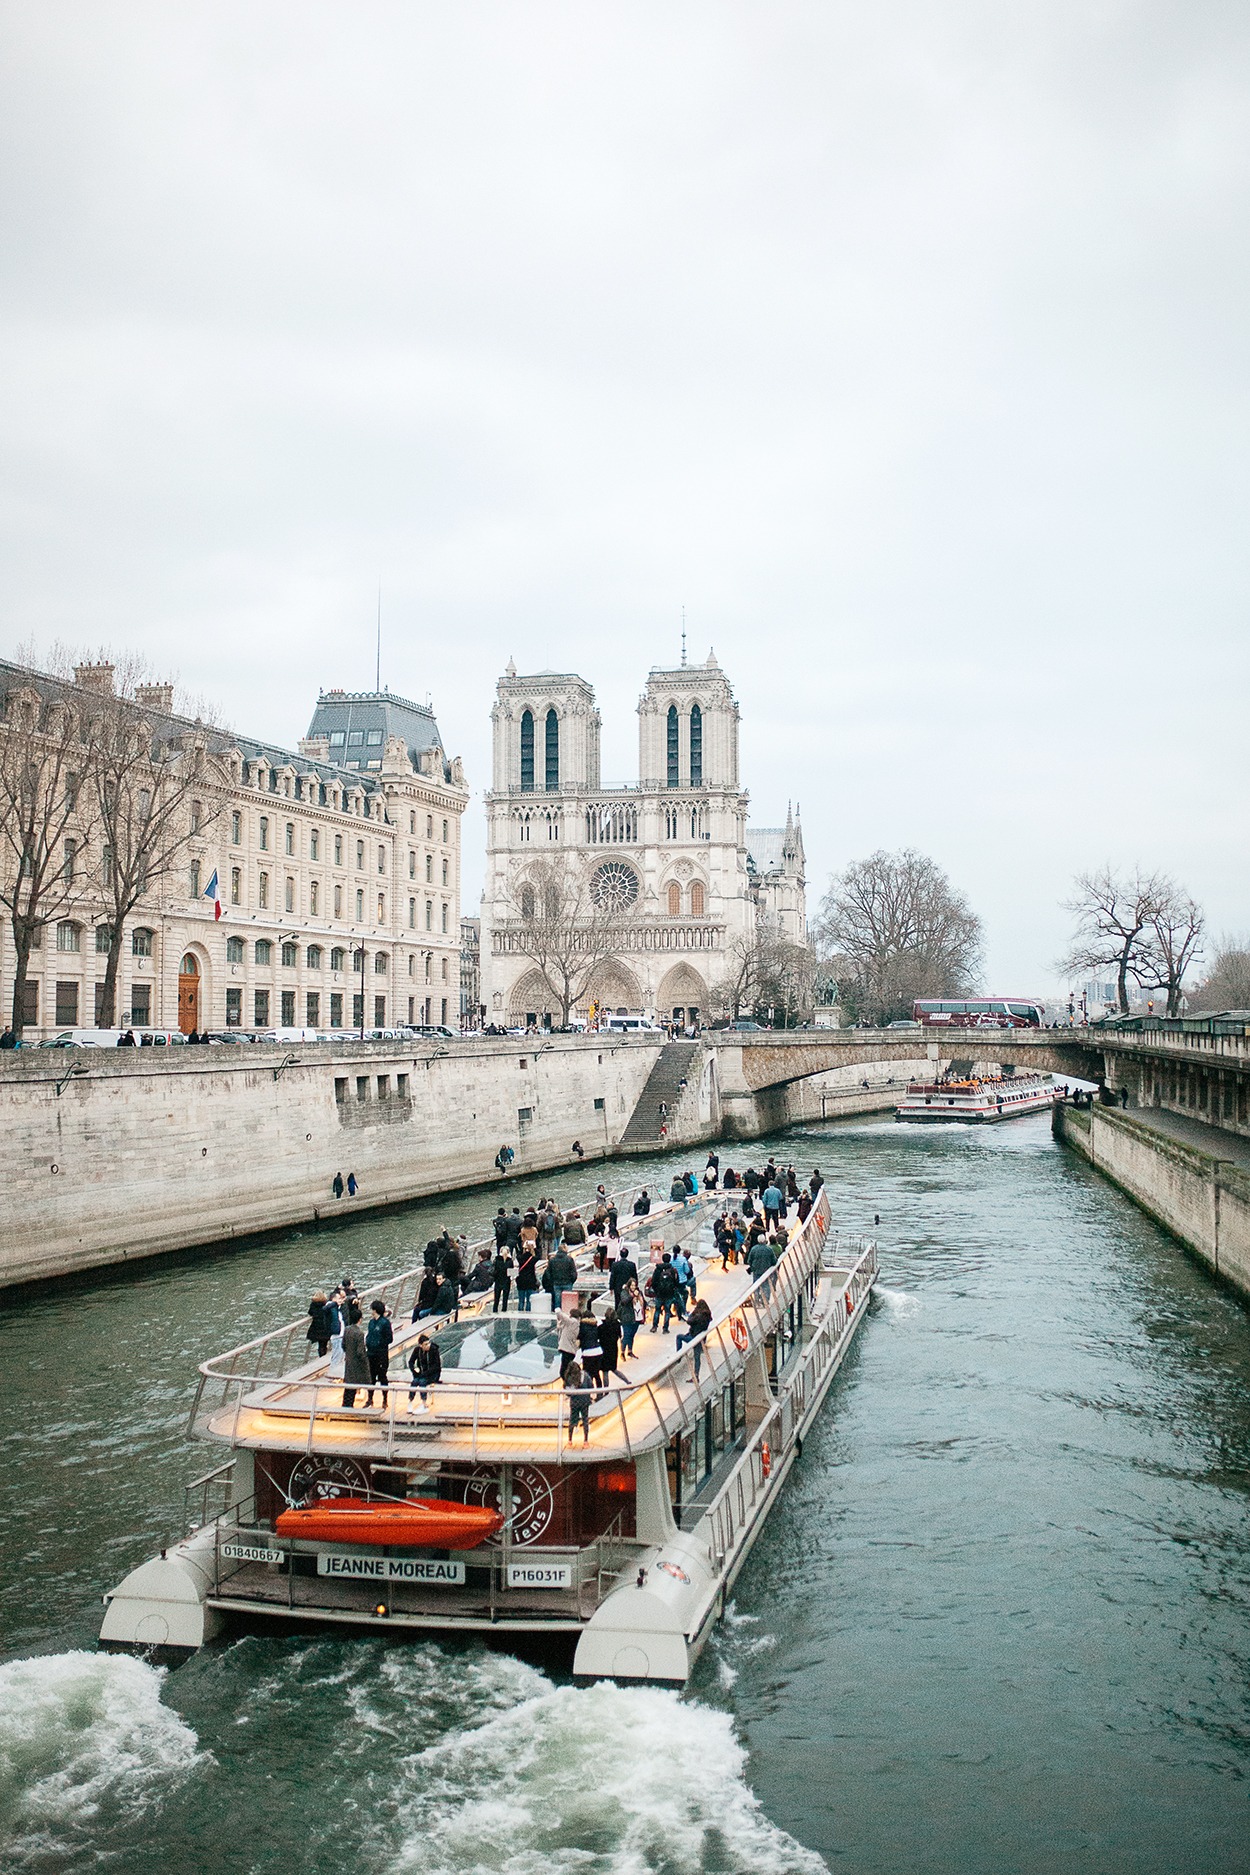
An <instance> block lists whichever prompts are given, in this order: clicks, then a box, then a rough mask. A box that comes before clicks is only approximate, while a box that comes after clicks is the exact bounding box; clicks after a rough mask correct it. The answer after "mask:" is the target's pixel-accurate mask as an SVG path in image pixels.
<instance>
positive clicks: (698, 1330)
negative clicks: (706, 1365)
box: [677, 1302, 712, 1380]
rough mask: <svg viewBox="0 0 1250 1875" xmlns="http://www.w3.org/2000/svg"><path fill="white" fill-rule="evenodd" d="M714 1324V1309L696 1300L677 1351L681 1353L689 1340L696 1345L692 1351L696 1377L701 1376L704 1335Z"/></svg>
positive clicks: (679, 1336) (680, 1337) (678, 1338)
mask: <svg viewBox="0 0 1250 1875" xmlns="http://www.w3.org/2000/svg"><path fill="white" fill-rule="evenodd" d="M711 1326H712V1311H711V1309H710V1308H709V1307H708V1305H707V1303H706V1302H696V1303H695V1305H694V1307H693V1308H692V1309H691V1311H690V1314H689V1316H688V1318H687V1321H686V1332H685V1334H684V1335H678V1337H677V1352H678V1353H679V1354H680V1352H681V1350H682V1348H683V1347H685V1346H686V1344H687V1343H688V1342H691V1341H692V1342H693V1343H694V1346H693V1348H691V1350H690V1352H691V1354H692V1355H693V1357H694V1377H695V1379H696V1380H697V1379H698V1378H699V1369H700V1367H701V1366H702V1365H703V1337H704V1335H705V1334H706V1333H707V1331H708V1329H709V1328H710V1327H711Z"/></svg>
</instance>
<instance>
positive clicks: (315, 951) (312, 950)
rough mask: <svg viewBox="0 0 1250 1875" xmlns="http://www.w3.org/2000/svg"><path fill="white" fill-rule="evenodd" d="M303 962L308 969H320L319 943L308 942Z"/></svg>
mask: <svg viewBox="0 0 1250 1875" xmlns="http://www.w3.org/2000/svg"><path fill="white" fill-rule="evenodd" d="M304 962H305V963H306V964H307V965H308V968H309V969H310V970H320V968H321V946H320V944H310V945H309V946H308V949H307V950H306V951H305V953H304Z"/></svg>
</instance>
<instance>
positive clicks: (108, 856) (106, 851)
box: [22, 846, 113, 885]
mask: <svg viewBox="0 0 1250 1875" xmlns="http://www.w3.org/2000/svg"><path fill="white" fill-rule="evenodd" d="M100 864H101V866H102V868H103V871H104V883H105V885H112V883H113V849H112V847H111V846H104V847H101V849H100ZM28 870H29V868H28V867H26V866H23V867H22V871H23V872H26V871H28Z"/></svg>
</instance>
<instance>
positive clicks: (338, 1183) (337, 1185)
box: [330, 1172, 343, 1198]
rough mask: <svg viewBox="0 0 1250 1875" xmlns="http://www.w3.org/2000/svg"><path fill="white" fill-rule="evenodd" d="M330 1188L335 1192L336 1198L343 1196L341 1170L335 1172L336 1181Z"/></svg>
mask: <svg viewBox="0 0 1250 1875" xmlns="http://www.w3.org/2000/svg"><path fill="white" fill-rule="evenodd" d="M330 1190H331V1191H332V1192H333V1193H334V1195H335V1197H336V1198H341V1197H342V1196H343V1174H342V1173H341V1172H336V1173H335V1174H334V1182H333V1184H332V1185H331V1187H330Z"/></svg>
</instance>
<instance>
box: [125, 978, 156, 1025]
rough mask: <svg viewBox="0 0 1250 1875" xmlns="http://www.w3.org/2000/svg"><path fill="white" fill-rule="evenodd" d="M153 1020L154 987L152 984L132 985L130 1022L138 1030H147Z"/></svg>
mask: <svg viewBox="0 0 1250 1875" xmlns="http://www.w3.org/2000/svg"><path fill="white" fill-rule="evenodd" d="M151 1020H152V985H151V984H150V983H132V984H131V986H130V1021H131V1023H132V1024H133V1026H134V1027H135V1028H137V1029H146V1028H147V1027H148V1025H149V1023H150V1022H151Z"/></svg>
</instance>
